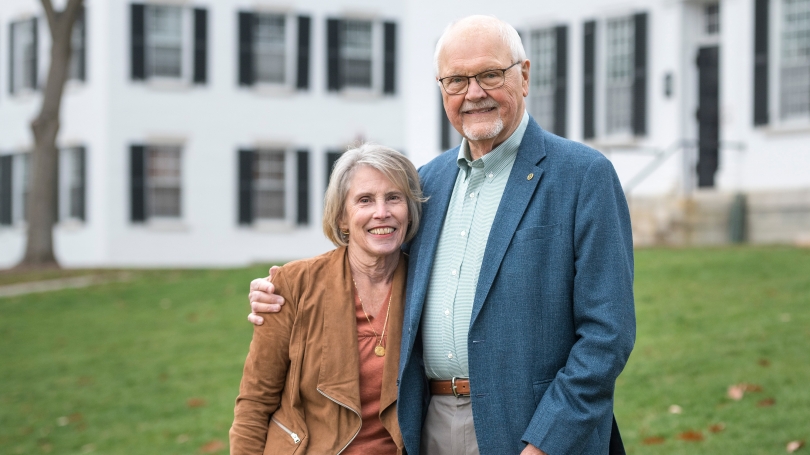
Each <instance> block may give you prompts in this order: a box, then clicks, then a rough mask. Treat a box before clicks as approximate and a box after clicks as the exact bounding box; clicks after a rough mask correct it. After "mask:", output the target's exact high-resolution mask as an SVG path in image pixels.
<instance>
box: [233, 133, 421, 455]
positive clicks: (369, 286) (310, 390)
mask: <svg viewBox="0 0 810 455" xmlns="http://www.w3.org/2000/svg"><path fill="white" fill-rule="evenodd" d="M421 201H422V196H421V190H420V188H419V177H418V175H417V173H416V169H415V168H414V167H413V164H411V162H410V161H408V159H407V158H405V156H403V155H402V154H400V153H399V152H396V151H395V150H392V149H389V148H386V147H382V146H379V145H373V144H365V145H362V146H360V147H358V148H355V149H352V150H349V151H347V152H346V153H344V154H343V156H341V158H340V159H339V160H338V161H337V162H336V163H335V168H334V170H333V172H332V178H331V180H330V182H329V187H328V188H327V190H326V196H325V201H324V215H323V230H324V233H325V234H326V236H327V237H328V238H329V240H331V241H332V243H334V244H335V245H336V246H337V247H338V248H337V249H335V250H332V251H330V252H328V253H326V254H323V255H321V256H317V257H314V258H311V259H305V260H301V261H295V262H291V263H289V264H287V265H285V266H284V267H282V268H280V269H279V270H278V272H277V273H276V275H275V277H274V279H273V284H274V285H275V288H276V290H277V292H278V293H279V294H280V295H282V296H283V297H284V298H285V299H286V301H287V304H286V305H284V307H283V309H282V310H281V312H280V313H278V314H276V315H274V316H273V317H268V318H266V319H265V320H266V322H265V323H264V324H263V325H261V326H256V327H254V332H253V341H252V342H251V344H250V353H249V354H248V357H247V360H246V361H245V369H244V373H243V376H242V383H241V385H240V389H239V397H238V398H237V399H236V407H235V409H234V422H233V426H232V427H231V431H230V442H231V454H261V453H263V454H285V453H296V454H303V453H311V454H319V455H320V454H337V453H342V454H368V453H373V454H401V453H402V451H403V443H402V435H401V434H400V432H399V426H398V425H397V418H396V414H397V413H396V397H397V390H396V377H397V368H398V366H399V344H400V339H401V329H402V308H403V304H404V299H405V272H406V269H407V264H406V258H405V256H404V255H403V254H402V252H401V251H400V246H401V245H402V243H403V242H406V241H408V240H410V239H411V238H412V237H413V236H414V234H415V233H416V230H417V229H418V228H419V216H420V214H421V206H420V204H421Z"/></svg>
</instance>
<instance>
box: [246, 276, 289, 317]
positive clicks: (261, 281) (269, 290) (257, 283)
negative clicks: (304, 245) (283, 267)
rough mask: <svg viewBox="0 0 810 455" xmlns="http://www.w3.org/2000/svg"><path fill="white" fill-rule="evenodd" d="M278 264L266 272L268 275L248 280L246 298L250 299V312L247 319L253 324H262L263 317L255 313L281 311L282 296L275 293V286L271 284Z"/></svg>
mask: <svg viewBox="0 0 810 455" xmlns="http://www.w3.org/2000/svg"><path fill="white" fill-rule="evenodd" d="M276 270H278V266H273V267H271V268H270V271H269V272H268V273H269V274H270V275H269V276H268V277H267V278H256V279H255V280H253V281H251V282H250V292H249V293H248V300H250V311H251V312H250V314H249V315H248V321H250V322H252V323H253V324H254V325H262V324H264V318H262V317H261V316H259V315H257V314H256V313H278V312H279V311H281V306H282V305H284V297H282V296H280V295H276V294H275V292H276V288H275V286H273V283H272V280H273V276H275V274H276Z"/></svg>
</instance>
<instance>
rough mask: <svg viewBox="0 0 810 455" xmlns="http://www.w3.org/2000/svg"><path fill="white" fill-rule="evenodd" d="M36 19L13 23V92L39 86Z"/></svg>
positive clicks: (11, 58) (11, 56)
mask: <svg viewBox="0 0 810 455" xmlns="http://www.w3.org/2000/svg"><path fill="white" fill-rule="evenodd" d="M36 33H37V22H36V19H30V20H24V21H18V22H13V23H12V24H11V41H12V42H11V55H10V63H11V74H10V75H11V81H10V83H11V92H12V93H17V92H19V91H21V90H25V89H29V90H33V89H36V86H37V74H36V72H37V36H36Z"/></svg>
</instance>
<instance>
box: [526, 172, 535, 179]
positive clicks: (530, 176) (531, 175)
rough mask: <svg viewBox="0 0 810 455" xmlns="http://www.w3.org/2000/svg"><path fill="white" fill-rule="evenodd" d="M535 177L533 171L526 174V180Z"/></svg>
mask: <svg viewBox="0 0 810 455" xmlns="http://www.w3.org/2000/svg"><path fill="white" fill-rule="evenodd" d="M533 178H534V173H531V174H529V175H527V176H526V180H531V179H533Z"/></svg>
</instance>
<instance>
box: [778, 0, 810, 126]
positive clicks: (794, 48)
mask: <svg viewBox="0 0 810 455" xmlns="http://www.w3.org/2000/svg"><path fill="white" fill-rule="evenodd" d="M779 88H780V90H779V101H780V102H779V114H780V118H781V119H783V120H789V119H793V118H806V117H808V115H810V0H783V2H782V14H781V56H780V68H779Z"/></svg>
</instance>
